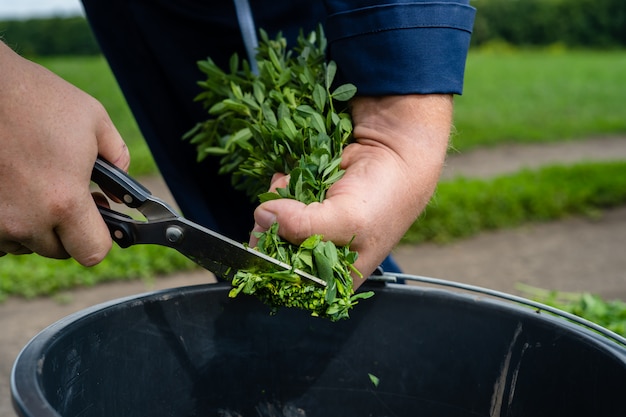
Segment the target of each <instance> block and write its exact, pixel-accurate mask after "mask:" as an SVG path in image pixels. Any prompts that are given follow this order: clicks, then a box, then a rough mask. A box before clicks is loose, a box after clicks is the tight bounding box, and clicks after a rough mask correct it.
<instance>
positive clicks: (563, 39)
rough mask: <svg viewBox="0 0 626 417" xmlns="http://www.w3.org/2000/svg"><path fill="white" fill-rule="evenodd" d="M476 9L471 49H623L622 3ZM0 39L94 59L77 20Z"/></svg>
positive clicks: (509, 0) (625, 21) (625, 8)
mask: <svg viewBox="0 0 626 417" xmlns="http://www.w3.org/2000/svg"><path fill="white" fill-rule="evenodd" d="M471 4H472V5H473V6H475V7H476V8H477V9H478V12H477V14H476V22H475V25H474V33H473V35H472V45H475V46H480V45H483V44H486V43H489V42H492V41H501V42H506V43H510V44H512V45H519V46H541V45H550V44H554V43H560V44H563V45H565V46H568V47H583V48H616V47H624V46H626V0H471ZM0 38H1V39H3V40H4V41H5V42H6V43H7V44H9V45H10V46H11V47H13V48H14V49H15V50H17V51H18V52H19V53H21V54H22V55H25V56H50V55H94V54H98V53H99V52H100V50H99V47H98V44H97V42H96V40H95V39H94V36H93V34H92V32H91V30H90V28H89V25H88V23H87V21H86V19H85V18H84V17H82V16H74V17H52V18H45V19H42V18H39V19H28V20H10V21H0Z"/></svg>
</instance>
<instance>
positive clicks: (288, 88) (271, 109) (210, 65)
mask: <svg viewBox="0 0 626 417" xmlns="http://www.w3.org/2000/svg"><path fill="white" fill-rule="evenodd" d="M260 38H261V42H260V45H259V48H258V50H257V56H256V61H257V66H258V69H259V71H258V75H257V74H253V73H252V71H251V70H250V66H249V64H248V62H246V61H243V62H242V63H240V61H239V58H238V57H237V55H233V56H232V58H231V61H230V68H229V70H230V72H229V73H226V72H224V71H222V70H221V69H220V68H218V67H217V65H216V64H215V63H214V62H213V61H212V60H211V59H210V58H209V59H207V60H206V61H201V62H200V63H199V67H200V69H201V70H202V71H203V72H204V73H205V74H206V75H207V79H206V80H205V81H201V82H200V83H199V84H200V86H201V87H202V88H203V92H202V93H200V94H199V95H198V97H197V100H199V101H202V103H203V104H204V106H205V108H207V109H208V113H209V118H208V119H207V120H206V121H205V122H203V123H200V124H198V125H197V126H196V127H195V128H194V129H193V130H191V131H190V132H189V133H188V134H187V135H186V139H189V140H190V141H191V143H193V144H195V145H196V146H197V149H198V158H199V159H200V160H201V159H203V158H205V157H206V156H207V155H218V156H221V169H220V172H221V173H223V174H231V175H232V183H233V186H234V187H235V188H238V189H242V190H244V191H246V193H247V194H248V195H249V196H250V197H252V198H257V197H258V198H260V200H261V201H267V200H269V199H275V198H290V199H294V200H297V201H300V202H302V203H305V204H310V203H314V202H321V201H323V200H324V199H325V197H326V191H327V190H328V189H329V188H330V186H331V185H332V184H334V183H335V182H336V181H337V180H339V179H340V178H341V177H342V175H343V170H342V169H341V168H340V163H341V152H342V150H343V148H344V147H345V145H346V144H347V143H348V141H349V140H350V139H351V138H352V122H351V118H350V116H349V114H348V113H347V110H346V107H347V104H346V102H347V101H348V100H349V99H350V98H352V96H354V94H355V92H356V87H354V86H353V85H351V84H345V85H340V86H335V85H334V84H333V80H334V78H335V73H336V71H337V67H336V64H335V63H334V62H332V61H331V62H326V59H325V57H326V55H325V53H326V38H325V36H324V33H323V31H322V29H321V27H320V28H318V30H317V31H315V32H311V33H310V34H309V35H308V36H307V37H305V36H304V35H303V34H301V35H300V36H299V37H298V46H297V47H296V48H294V49H293V50H288V49H287V41H286V39H285V38H284V37H282V35H280V34H279V35H278V36H277V37H276V39H270V38H269V37H268V35H267V34H266V33H265V32H264V31H261V32H260ZM275 173H284V174H289V175H290V179H289V184H288V186H287V187H286V188H284V189H280V188H279V189H278V190H277V193H276V194H275V193H268V192H266V191H267V190H268V189H269V187H270V181H271V178H272V176H273V175H274V174H275ZM258 237H259V244H258V247H257V249H258V250H259V251H261V252H262V253H265V254H268V255H270V256H272V257H274V258H276V259H279V260H280V261H282V262H285V263H287V264H289V265H292V266H293V267H294V268H297V269H301V270H303V271H305V272H308V273H311V274H313V275H315V276H318V277H320V278H321V279H323V280H324V281H325V282H326V283H327V286H326V287H325V288H324V287H320V286H317V285H316V284H314V283H310V282H305V281H303V280H301V279H300V278H299V277H298V276H297V275H296V274H294V273H293V272H291V271H287V272H270V273H263V272H258V271H239V272H238V273H237V274H236V276H235V278H234V279H233V282H232V284H233V287H234V289H233V291H231V296H232V297H234V296H236V295H237V294H239V293H240V292H243V293H245V294H254V295H256V296H257V297H259V298H260V299H261V300H263V301H265V302H266V303H267V304H268V305H270V306H272V307H274V308H277V307H280V306H285V307H298V308H301V309H304V310H309V311H310V312H311V313H312V315H315V316H320V317H326V318H329V319H331V320H339V319H343V318H347V317H348V310H349V309H350V308H351V307H352V306H353V305H355V304H356V303H357V300H358V299H360V298H364V297H368V296H370V295H371V294H370V293H367V294H358V295H354V290H353V289H352V277H351V273H353V272H354V273H358V271H356V270H355V269H354V267H353V264H354V262H355V261H356V258H357V255H356V253H354V252H351V251H350V250H349V245H348V246H345V247H340V248H337V247H336V246H335V245H334V244H333V243H332V242H325V241H324V240H323V239H322V236H319V235H314V236H311V237H310V238H309V239H307V240H305V241H304V242H303V243H302V244H301V245H294V244H291V243H289V242H287V241H285V240H284V239H282V238H281V237H280V236H279V234H278V224H274V226H273V227H271V228H270V229H269V230H268V231H266V232H264V233H260V234H258Z"/></svg>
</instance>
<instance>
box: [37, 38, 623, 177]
mask: <svg viewBox="0 0 626 417" xmlns="http://www.w3.org/2000/svg"><path fill="white" fill-rule="evenodd" d="M39 62H40V63H41V64H42V65H44V66H46V67H48V68H50V69H51V70H52V71H54V72H56V73H57V74H59V75H61V76H62V77H64V78H65V79H67V80H69V81H71V82H72V83H74V84H76V85H77V86H78V87H80V88H82V89H84V90H85V91H87V92H88V93H90V94H91V95H93V96H94V97H96V98H97V99H99V100H100V101H101V102H102V103H103V105H104V106H105V108H107V110H108V111H109V113H110V115H111V118H112V119H113V122H114V123H115V124H116V125H117V127H118V129H119V130H120V133H121V134H122V136H123V137H124V138H125V139H126V141H127V143H128V145H129V147H130V149H131V152H132V155H133V166H132V171H131V172H132V173H134V174H140V173H146V172H152V171H153V169H154V165H153V163H152V161H151V157H150V154H149V152H148V150H147V147H146V145H145V144H144V142H143V139H142V137H141V134H140V132H139V130H138V128H137V125H136V124H135V122H134V121H133V119H132V116H131V114H130V111H129V110H128V108H127V106H126V104H125V102H124V99H123V97H122V94H121V92H120V90H119V88H118V87H117V84H116V83H115V80H114V78H113V76H112V75H111V72H110V70H109V69H108V66H107V64H106V62H105V61H104V59H103V58H101V57H89V58H49V59H42V60H40V61H39ZM625 85H626V51H610V52H596V51H562V50H555V51H551V50H543V51H531V50H506V51H499V52H492V51H473V52H471V53H470V55H469V58H468V62H467V70H466V76H465V91H464V94H463V96H460V97H457V98H456V109H455V127H456V135H455V137H454V140H453V146H454V148H455V149H457V150H460V151H463V150H468V149H471V148H473V147H477V146H493V145H496V144H498V143H502V142H531V141H534V142H549V141H561V140H569V139H581V138H586V137H589V136H598V135H610V134H619V133H624V132H626V106H624V103H623V101H624V98H625V96H624V88H623V87H622V86H625ZM191 127H192V126H190V128H191Z"/></svg>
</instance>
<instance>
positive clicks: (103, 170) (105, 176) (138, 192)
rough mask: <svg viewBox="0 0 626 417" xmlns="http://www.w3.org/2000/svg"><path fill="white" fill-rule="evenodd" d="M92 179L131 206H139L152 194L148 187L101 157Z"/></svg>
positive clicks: (96, 164) (95, 166) (97, 161)
mask: <svg viewBox="0 0 626 417" xmlns="http://www.w3.org/2000/svg"><path fill="white" fill-rule="evenodd" d="M91 180H92V181H93V182H95V183H96V184H98V185H99V186H100V187H101V188H102V189H103V190H106V191H107V192H108V193H110V194H111V195H113V196H115V197H117V198H119V199H120V200H121V201H122V202H123V203H124V204H125V205H127V206H128V207H130V208H138V207H139V206H141V205H143V204H144V203H145V202H146V201H148V200H149V199H150V197H151V196H152V193H151V192H150V191H149V190H148V189H147V188H146V187H144V186H143V185H141V184H140V183H138V182H137V181H135V180H134V179H133V178H131V177H129V176H128V175H127V174H126V173H125V172H124V171H122V170H121V169H119V168H118V167H116V166H115V165H113V164H112V163H110V162H109V161H106V160H104V159H102V158H100V157H98V159H97V160H96V163H95V164H94V168H93V171H92V173H91Z"/></svg>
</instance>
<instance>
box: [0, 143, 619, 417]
mask: <svg viewBox="0 0 626 417" xmlns="http://www.w3.org/2000/svg"><path fill="white" fill-rule="evenodd" d="M591 160H594V161H595V160H603V161H604V160H626V138H623V137H615V138H597V139H589V140H585V141H572V142H562V143H556V144H541V145H507V146H500V147H497V148H493V149H481V150H476V151H472V152H468V153H466V154H462V155H452V156H451V157H450V158H449V160H448V163H447V166H446V169H445V171H444V174H443V176H444V177H445V178H449V177H453V176H457V175H463V176H466V177H483V178H484V177H490V176H494V175H500V174H503V173H508V172H514V171H517V170H519V169H521V168H524V167H528V168H536V167H538V166H541V165H544V164H557V163H563V164H569V163H573V162H578V161H591ZM142 182H144V184H145V185H147V187H148V188H149V189H150V190H151V191H152V192H153V194H155V195H157V196H160V197H163V198H165V199H166V200H167V199H171V197H170V196H169V193H168V192H167V189H166V188H165V187H164V185H163V183H162V181H160V179H159V178H146V179H142ZM624 248H626V207H622V208H618V209H614V210H610V211H607V212H605V213H604V214H603V215H602V216H600V217H599V218H597V219H593V220H592V219H588V218H578V217H577V218H569V219H565V220H563V221H559V222H551V223H542V224H531V225H526V226H523V227H520V228H516V229H511V230H501V231H495V232H490V233H484V234H481V235H478V236H476V237H473V238H470V239H466V240H462V241H458V242H455V243H451V244H447V245H443V246H441V245H433V244H425V245H419V246H401V247H399V248H397V249H396V251H395V257H396V260H397V261H398V263H399V264H400V265H401V266H402V268H403V269H404V271H405V272H406V273H408V274H413V275H422V276H432V277H437V278H443V279H448V280H452V281H458V282H464V283H468V284H474V285H479V286H482V287H487V288H491V289H495V290H500V291H504V292H509V293H517V294H519V291H518V289H517V288H516V285H517V284H518V283H525V284H529V285H532V286H535V287H540V288H545V289H550V290H558V291H574V292H580V291H589V292H593V293H596V294H599V295H601V296H603V297H605V298H606V299H616V298H619V299H622V300H626V273H625V271H626V256H624V253H625V252H624ZM212 279H213V278H212V276H211V275H210V274H209V273H207V272H202V271H196V272H193V273H185V274H175V275H172V276H167V277H159V278H157V279H155V280H154V281H153V282H150V283H146V282H142V281H135V282H120V283H107V284H102V285H98V286H97V287H93V288H79V289H76V290H73V291H70V292H67V293H64V294H62V295H61V296H59V297H54V298H38V299H34V300H24V299H20V298H10V299H8V300H7V301H5V302H4V303H2V304H0V417H9V416H14V415H15V414H14V412H13V409H12V406H11V400H10V387H9V379H10V372H11V367H12V365H13V361H14V360H15V357H16V356H17V355H18V353H19V351H20V349H21V348H22V347H23V346H24V345H25V344H26V343H27V342H28V341H29V340H30V339H31V338H32V337H33V336H34V335H35V334H37V332H39V331H40V330H42V329H43V328H44V327H46V326H48V325H49V324H51V323H53V322H55V321H56V320H58V319H61V318H63V317H65V316H67V315H68V314H71V313H73V312H75V311H78V310H81V309H83V308H86V307H90V306H92V305H95V304H98V303H101V302H104V301H108V300H112V299H116V298H120V297H124V296H127V295H133V294H138V293H142V292H145V291H150V290H153V289H161V288H172V287H178V286H185V285H192V284H199V283H205V282H209V281H211V280H212ZM61 300H62V301H61Z"/></svg>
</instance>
